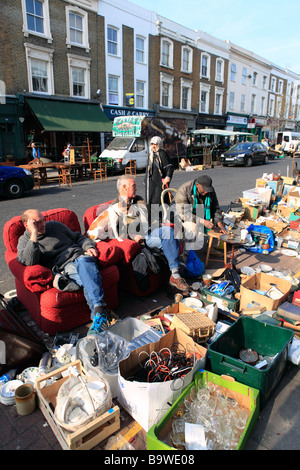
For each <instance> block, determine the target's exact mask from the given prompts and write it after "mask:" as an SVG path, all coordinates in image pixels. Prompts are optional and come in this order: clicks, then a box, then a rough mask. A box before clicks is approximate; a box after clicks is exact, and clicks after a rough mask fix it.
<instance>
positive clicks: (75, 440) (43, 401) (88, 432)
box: [36, 360, 120, 450]
mask: <svg viewBox="0 0 300 470" xmlns="http://www.w3.org/2000/svg"><path fill="white" fill-rule="evenodd" d="M71 366H74V367H76V368H77V370H78V371H79V372H82V373H84V372H85V371H84V369H83V368H82V366H81V362H80V361H79V360H77V361H74V362H72V363H70V364H67V365H65V366H63V367H61V368H60V369H56V370H54V371H53V372H50V373H49V374H46V375H43V376H42V377H39V378H37V379H36V392H37V399H38V404H39V407H40V409H41V411H42V413H43V415H44V416H45V418H46V420H47V422H48V424H49V425H50V427H51V429H52V431H53V433H54V435H55V437H56V438H57V440H58V442H59V444H60V445H61V447H62V449H63V450H89V449H92V448H93V447H95V446H96V445H97V444H99V443H100V442H102V441H104V439H106V438H107V437H109V436H110V435H112V434H113V433H114V432H116V431H118V430H119V429H120V409H119V407H118V406H114V407H112V408H110V409H109V410H108V411H106V412H105V413H103V414H102V415H101V416H99V417H98V418H96V419H94V420H92V421H90V422H89V423H88V424H86V425H85V426H81V427H79V428H78V430H77V431H74V432H68V431H66V430H65V429H63V428H62V427H61V426H60V425H59V424H58V423H57V421H56V419H55V416H54V410H55V407H56V397H57V393H58V391H59V389H60V386H61V385H62V384H63V383H64V382H65V381H66V380H67V378H68V375H67V376H65V377H63V378H61V379H59V380H56V381H55V382H53V383H52V384H51V385H45V384H46V381H47V380H49V379H53V377H61V374H62V373H64V372H66V371H67V370H68V368H69V367H71Z"/></svg>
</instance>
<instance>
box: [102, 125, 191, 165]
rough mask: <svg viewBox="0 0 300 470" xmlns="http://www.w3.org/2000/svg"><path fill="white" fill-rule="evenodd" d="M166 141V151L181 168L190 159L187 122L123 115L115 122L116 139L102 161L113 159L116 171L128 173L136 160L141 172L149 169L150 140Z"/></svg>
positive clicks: (114, 132)
mask: <svg viewBox="0 0 300 470" xmlns="http://www.w3.org/2000/svg"><path fill="white" fill-rule="evenodd" d="M154 136H159V137H161V138H162V140H163V143H164V149H165V151H166V152H167V154H168V155H169V157H170V158H171V160H172V161H173V163H174V166H175V167H177V166H178V163H179V161H180V160H181V158H183V157H186V141H187V120H186V119H168V118H158V117H146V116H120V117H116V118H115V119H114V122H113V137H114V139H113V140H112V142H111V143H110V144H109V146H108V147H107V148H106V149H105V150H104V151H103V152H102V153H101V155H100V159H104V158H108V159H113V168H114V171H116V172H124V170H125V167H126V166H127V165H128V164H129V161H130V160H135V161H136V168H137V170H143V169H145V168H146V167H147V162H148V156H149V153H150V141H151V138H152V137H154Z"/></svg>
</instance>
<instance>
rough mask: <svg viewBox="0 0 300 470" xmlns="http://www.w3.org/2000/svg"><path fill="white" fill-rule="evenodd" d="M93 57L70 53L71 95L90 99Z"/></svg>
mask: <svg viewBox="0 0 300 470" xmlns="http://www.w3.org/2000/svg"><path fill="white" fill-rule="evenodd" d="M90 64H91V59H89V58H84V57H81V56H75V55H71V54H68V66H69V83H70V96H72V97H76V98H86V99H90Z"/></svg>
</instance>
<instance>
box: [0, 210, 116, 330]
mask: <svg viewBox="0 0 300 470" xmlns="http://www.w3.org/2000/svg"><path fill="white" fill-rule="evenodd" d="M43 215H44V217H45V219H46V221H48V220H57V221H59V222H62V223H64V224H65V225H67V226H68V227H70V228H71V229H72V230H73V231H77V232H81V228H80V224H79V221H78V218H77V215H76V214H75V213H74V212H72V211H70V210H68V209H52V210H49V211H46V212H43ZM23 233H24V226H23V224H22V221H21V216H17V217H13V218H12V219H11V220H9V221H8V222H6V224H5V225H4V230H3V238H4V244H5V248H6V252H5V259H6V262H7V264H8V267H9V269H10V270H11V272H12V274H13V275H14V277H15V284H16V290H17V296H18V299H19V300H20V302H21V303H22V304H23V305H24V306H25V307H26V309H27V310H28V312H29V313H30V315H31V316H32V318H33V319H34V321H35V322H36V323H37V324H38V326H39V327H40V328H41V330H42V331H43V332H44V333H49V334H50V335H55V334H56V333H57V332H58V331H69V330H71V329H73V328H76V327H78V326H80V325H83V324H84V323H87V322H88V321H89V320H90V310H89V308H88V306H87V303H86V300H85V298H84V295H83V292H82V290H79V291H75V292H60V291H59V290H57V289H56V288H54V287H53V284H52V281H53V276H52V271H51V270H50V269H48V268H44V267H43V266H40V265H36V266H23V265H22V264H21V263H19V262H18V260H17V245H18V240H19V238H20V236H21V235H22V234H23ZM104 248H105V247H104ZM118 257H119V256H118V250H117V248H113V247H112V248H110V247H107V249H106V250H104V249H102V252H101V255H100V258H99V265H100V270H101V275H102V282H103V289H104V299H105V301H106V303H107V305H108V307H109V308H111V309H114V308H116V307H117V306H118V282H119V270H118V268H117V267H116V266H115V260H116V259H118Z"/></svg>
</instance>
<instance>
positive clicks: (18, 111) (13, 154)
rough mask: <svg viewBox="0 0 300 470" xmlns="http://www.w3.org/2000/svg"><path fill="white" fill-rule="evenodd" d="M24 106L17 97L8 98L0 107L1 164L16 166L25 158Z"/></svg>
mask: <svg viewBox="0 0 300 470" xmlns="http://www.w3.org/2000/svg"><path fill="white" fill-rule="evenodd" d="M23 122H24V118H23V115H22V106H20V103H19V101H18V99H17V97H6V98H5V101H4V102H1V106H0V162H1V163H2V164H3V163H5V164H11V165H14V164H15V162H16V161H17V160H19V159H21V158H24V157H25V154H24V135H23Z"/></svg>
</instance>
